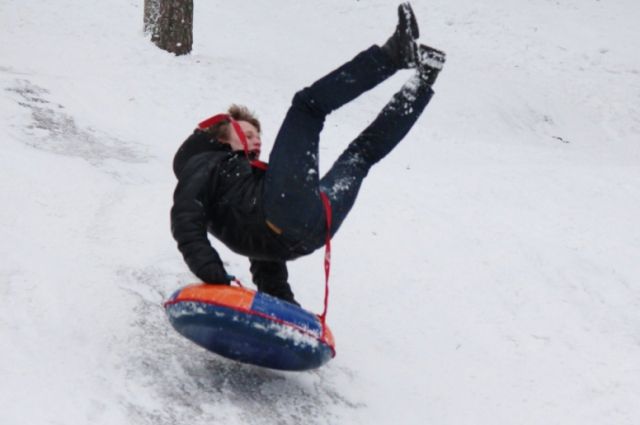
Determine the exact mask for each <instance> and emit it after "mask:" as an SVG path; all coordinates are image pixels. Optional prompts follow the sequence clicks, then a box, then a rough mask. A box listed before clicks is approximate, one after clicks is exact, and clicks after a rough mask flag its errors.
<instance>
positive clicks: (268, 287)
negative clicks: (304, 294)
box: [258, 282, 300, 307]
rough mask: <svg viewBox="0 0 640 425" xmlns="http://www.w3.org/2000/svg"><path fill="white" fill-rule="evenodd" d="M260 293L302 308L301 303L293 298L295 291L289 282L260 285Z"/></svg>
mask: <svg viewBox="0 0 640 425" xmlns="http://www.w3.org/2000/svg"><path fill="white" fill-rule="evenodd" d="M258 291H260V292H264V293H265V294H269V295H271V296H272V297H276V298H279V299H281V300H283V301H287V302H289V303H291V304H295V305H297V306H298V307H300V303H298V301H296V299H295V297H294V296H293V291H292V290H291V286H290V285H289V283H288V282H264V283H263V284H261V285H258Z"/></svg>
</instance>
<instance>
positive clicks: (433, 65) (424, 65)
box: [418, 44, 447, 86]
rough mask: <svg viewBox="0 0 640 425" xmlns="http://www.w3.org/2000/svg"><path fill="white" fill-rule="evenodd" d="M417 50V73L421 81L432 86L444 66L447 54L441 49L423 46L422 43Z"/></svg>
mask: <svg viewBox="0 0 640 425" xmlns="http://www.w3.org/2000/svg"><path fill="white" fill-rule="evenodd" d="M419 50H420V55H419V56H420V59H419V63H418V74H419V75H420V78H421V79H422V81H424V82H425V83H426V84H428V85H429V86H432V85H433V83H435V82H436V78H437V77H438V74H439V73H440V70H441V69H442V67H443V66H444V62H445V60H446V57H447V56H446V54H445V53H444V52H443V51H441V50H437V49H434V48H433V47H429V46H425V45H424V44H421V45H420V48H419Z"/></svg>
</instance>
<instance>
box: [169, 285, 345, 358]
mask: <svg viewBox="0 0 640 425" xmlns="http://www.w3.org/2000/svg"><path fill="white" fill-rule="evenodd" d="M164 307H165V311H166V313H167V316H168V317H169V322H171V325H172V326H173V327H174V328H175V330H176V331H178V333H180V334H181V335H182V336H184V337H186V338H188V339H190V340H191V341H193V342H195V343H196V344H198V345H200V346H201V347H204V348H206V349H207V350H209V351H212V352H214V353H217V354H219V355H221V356H224V357H227V358H229V359H233V360H237V361H240V362H243V363H250V364H254V365H257V366H263V367H268V368H271V369H280V370H309V369H315V368H318V367H320V366H322V365H323V364H325V363H327V362H328V361H329V360H331V359H332V358H333V357H334V356H335V343H334V340H333V335H332V334H331V331H330V330H329V328H328V327H327V326H326V325H325V326H323V324H322V322H321V321H320V319H319V318H318V316H316V315H315V314H313V313H310V312H309V311H307V310H304V309H302V308H300V307H298V306H296V305H294V304H291V303H288V302H285V301H282V300H280V299H278V298H275V297H272V296H270V295H267V294H265V293H262V292H256V291H253V290H250V289H247V288H239V287H235V286H228V285H206V284H197V285H189V286H186V287H184V288H182V289H180V290H178V291H176V292H175V293H174V294H173V295H172V296H171V298H169V300H167V301H166V302H165V304H164Z"/></svg>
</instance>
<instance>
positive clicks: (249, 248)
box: [171, 130, 301, 298]
mask: <svg viewBox="0 0 640 425" xmlns="http://www.w3.org/2000/svg"><path fill="white" fill-rule="evenodd" d="M173 168H174V173H175V174H176V177H177V178H178V184H177V186H176V189H175V192H174V197H173V201H174V203H173V207H172V209H171V231H172V233H173V237H174V238H175V240H176V241H177V243H178V249H179V250H180V252H181V253H182V255H183V257H184V260H185V262H186V263H187V265H188V266H189V268H190V269H191V271H192V272H193V273H194V274H195V275H196V276H198V277H199V278H200V279H202V280H203V281H204V282H210V283H215V282H216V281H219V280H220V270H224V268H223V267H222V260H221V259H220V256H219V254H218V252H217V251H216V250H215V249H214V248H213V246H212V245H211V243H210V242H209V239H208V237H207V232H209V233H211V234H212V235H213V236H215V237H216V239H218V240H220V241H221V242H223V243H224V244H225V245H226V246H228V247H229V248H230V249H231V250H232V251H234V252H236V253H238V254H241V255H244V256H247V257H249V259H250V261H251V272H252V275H253V280H254V283H256V285H257V286H258V289H261V290H262V289H263V288H267V287H274V288H275V287H277V286H278V285H282V284H286V283H287V277H288V275H287V268H286V264H285V261H287V260H290V259H293V258H296V257H298V256H299V255H301V253H295V252H293V251H292V250H291V249H289V248H288V247H287V245H286V244H285V243H284V241H283V240H282V239H281V237H280V236H279V235H277V234H275V233H274V232H273V231H272V230H271V229H270V228H269V227H268V226H267V224H266V219H265V214H264V208H263V188H264V177H265V171H264V170H261V169H258V168H255V167H252V166H251V165H250V163H249V160H248V159H247V158H246V156H245V154H244V152H232V151H231V149H230V147H229V146H228V145H226V144H223V143H219V142H217V141H215V140H212V139H211V138H210V135H208V134H207V133H205V132H203V131H200V130H196V131H194V133H193V134H192V135H191V136H190V137H189V138H188V139H187V140H186V141H185V142H184V143H183V145H182V146H181V147H180V149H179V150H178V152H177V153H176V156H175V158H174V163H173ZM286 287H287V288H288V285H286ZM267 292H273V291H267ZM285 298H286V297H285Z"/></svg>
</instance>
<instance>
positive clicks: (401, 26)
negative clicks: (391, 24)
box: [382, 3, 420, 69]
mask: <svg viewBox="0 0 640 425" xmlns="http://www.w3.org/2000/svg"><path fill="white" fill-rule="evenodd" d="M419 35H420V29H419V28H418V22H417V21H416V17H415V15H414V14H413V10H412V9H411V5H410V4H409V3H402V4H401V5H400V6H398V26H397V27H396V30H395V32H394V33H393V35H392V36H391V37H390V38H389V39H388V40H387V42H386V43H385V44H384V45H383V46H382V50H384V51H385V52H386V53H387V54H388V55H389V56H390V57H391V59H392V60H393V63H394V64H395V65H396V66H397V67H398V69H403V68H415V67H416V66H417V65H418V45H417V43H416V39H417V38H418V36H419Z"/></svg>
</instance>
